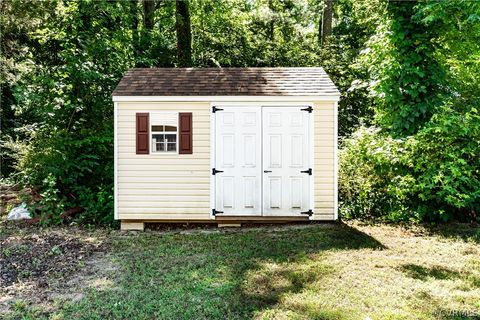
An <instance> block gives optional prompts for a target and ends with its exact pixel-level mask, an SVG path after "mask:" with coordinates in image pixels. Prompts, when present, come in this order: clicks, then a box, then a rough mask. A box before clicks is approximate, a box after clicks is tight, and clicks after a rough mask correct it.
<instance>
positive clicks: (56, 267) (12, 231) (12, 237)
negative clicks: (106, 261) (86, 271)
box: [0, 221, 105, 289]
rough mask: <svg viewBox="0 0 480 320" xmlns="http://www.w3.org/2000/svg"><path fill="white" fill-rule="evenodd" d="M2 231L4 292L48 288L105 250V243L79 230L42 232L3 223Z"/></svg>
mask: <svg viewBox="0 0 480 320" xmlns="http://www.w3.org/2000/svg"><path fill="white" fill-rule="evenodd" d="M72 229H74V228H72ZM0 231H1V232H0V248H1V249H0V270H1V274H0V289H5V288H6V287H9V286H11V285H15V284H18V283H24V282H31V283H33V284H34V285H35V286H36V287H38V288H45V287H47V286H48V285H49V283H50V282H51V281H52V280H56V279H60V278H63V277H67V276H69V275H70V274H72V273H74V272H75V271H77V270H78V269H80V268H82V266H84V261H86V260H87V259H88V258H89V257H90V256H91V255H92V254H94V253H95V252H101V251H104V250H105V248H104V246H105V245H104V243H103V242H99V241H96V240H92V241H88V239H86V238H87V237H85V236H83V237H78V236H77V233H76V232H75V230H65V229H63V230H62V229H59V230H42V229H41V228H39V227H38V226H31V225H29V224H28V223H26V222H11V221H8V222H6V221H3V222H1V223H0Z"/></svg>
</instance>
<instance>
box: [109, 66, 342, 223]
mask: <svg viewBox="0 0 480 320" xmlns="http://www.w3.org/2000/svg"><path fill="white" fill-rule="evenodd" d="M339 97H340V93H339V92H338V90H337V89H336V88H335V86H334V84H333V83H332V81H331V80H330V79H329V77H328V75H327V74H326V73H325V71H324V70H323V69H322V68H149V69H131V70H129V71H128V72H127V73H126V74H125V76H124V77H123V79H122V80H121V81H120V83H119V84H118V86H117V88H116V89H115V91H114V92H113V102H114V119H115V120H114V126H115V137H114V138H115V157H114V159H115V161H114V162H115V164H114V165H115V170H114V173H115V191H114V193H115V195H114V196H115V200H114V202H115V219H119V220H121V225H122V229H143V228H144V223H145V222H212V223H217V224H219V225H238V224H241V223H245V222H248V223H252V222H286V221H308V220H336V219H337V103H338V100H339Z"/></svg>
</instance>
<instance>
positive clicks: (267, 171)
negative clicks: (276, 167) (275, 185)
mask: <svg viewBox="0 0 480 320" xmlns="http://www.w3.org/2000/svg"><path fill="white" fill-rule="evenodd" d="M263 172H264V173H269V172H272V171H270V170H263Z"/></svg>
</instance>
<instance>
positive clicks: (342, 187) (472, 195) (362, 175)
mask: <svg viewBox="0 0 480 320" xmlns="http://www.w3.org/2000/svg"><path fill="white" fill-rule="evenodd" d="M479 137H480V116H479V113H478V111H477V109H475V108H472V109H471V111H470V112H467V113H466V114H461V113H459V112H457V111H455V110H453V109H452V108H451V107H445V108H443V109H442V112H441V113H437V114H436V115H434V116H433V118H432V119H431V121H430V122H429V123H428V125H426V126H425V127H424V128H422V129H421V130H420V131H419V132H418V134H416V135H414V136H410V137H408V138H402V139H393V138H391V137H390V136H389V135H386V134H384V133H381V131H380V130H379V129H375V128H368V129H367V128H361V129H359V130H358V131H356V132H355V133H354V135H353V136H352V137H351V138H349V139H346V140H345V141H343V144H342V148H341V150H340V152H339V157H340V160H339V161H340V171H339V180H340V184H339V192H340V198H341V199H342V203H341V213H342V215H343V216H344V217H345V218H360V217H361V218H379V219H385V220H388V221H409V220H413V221H436V220H443V221H447V220H451V219H452V218H457V219H460V220H467V221H468V220H475V219H478V218H479V217H477V216H476V213H477V212H479V211H480V201H479V199H480V157H479V156H478V150H479V149H480V138H479Z"/></svg>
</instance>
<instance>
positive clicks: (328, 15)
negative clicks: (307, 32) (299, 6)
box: [322, 0, 333, 45]
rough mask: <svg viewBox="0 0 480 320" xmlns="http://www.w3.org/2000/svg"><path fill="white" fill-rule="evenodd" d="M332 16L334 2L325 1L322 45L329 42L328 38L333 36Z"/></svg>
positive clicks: (331, 0) (330, 0)
mask: <svg viewBox="0 0 480 320" xmlns="http://www.w3.org/2000/svg"><path fill="white" fill-rule="evenodd" d="M332 15H333V0H325V7H324V8H323V19H322V45H324V44H326V43H327V42H328V37H329V36H330V35H331V34H332Z"/></svg>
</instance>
